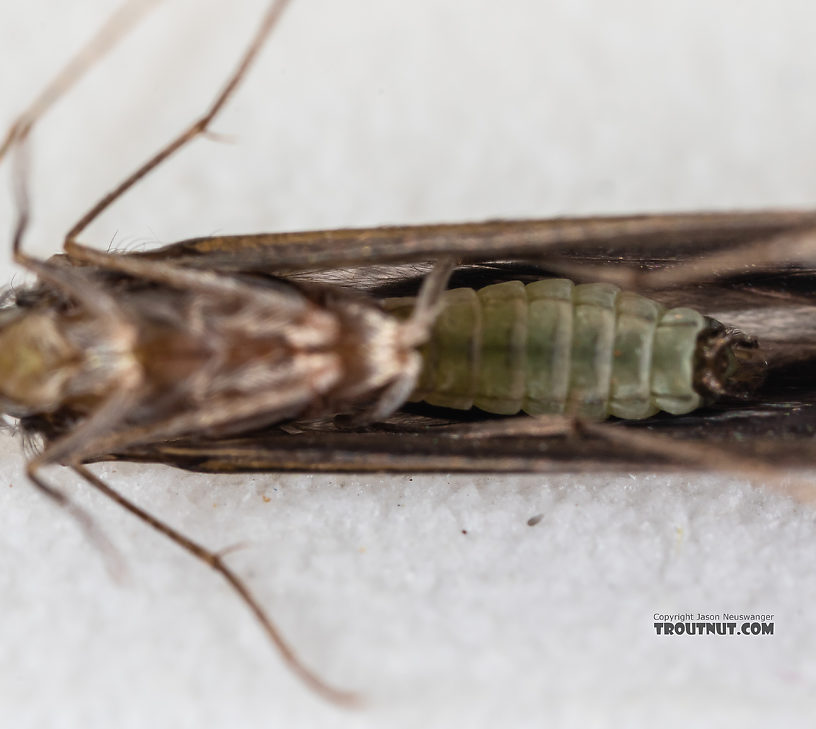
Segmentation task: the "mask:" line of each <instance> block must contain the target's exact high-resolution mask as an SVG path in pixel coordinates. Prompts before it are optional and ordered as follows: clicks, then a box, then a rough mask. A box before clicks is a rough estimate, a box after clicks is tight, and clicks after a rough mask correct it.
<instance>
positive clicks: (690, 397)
mask: <svg viewBox="0 0 816 729" xmlns="http://www.w3.org/2000/svg"><path fill="white" fill-rule="evenodd" d="M705 326H706V323H705V317H704V316H703V315H702V314H700V313H698V312H696V311H694V309H682V308H681V309H670V310H669V311H667V312H666V313H665V314H664V315H663V318H662V319H661V320H660V325H659V326H658V327H657V333H656V334H655V341H654V353H653V354H652V398H653V399H654V403H655V406H656V407H658V408H659V409H660V410H665V411H666V412H667V413H673V414H675V415H682V414H683V413H689V412H691V411H692V410H695V409H696V408H698V407H700V405H702V404H703V398H702V397H701V396H700V395H699V394H698V393H697V392H695V391H694V388H693V386H692V383H693V381H694V353H695V350H696V348H697V337H698V335H699V334H700V332H701V331H702V330H703V329H704V328H705Z"/></svg>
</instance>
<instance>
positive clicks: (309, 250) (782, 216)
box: [132, 211, 816, 274]
mask: <svg viewBox="0 0 816 729" xmlns="http://www.w3.org/2000/svg"><path fill="white" fill-rule="evenodd" d="M814 227H816V212H813V211H766V212H736V213H682V214H674V215H636V216H621V217H589V218H553V219H550V220H521V221H505V220H496V221H488V222H483V223H462V224H439V225H416V226H396V227H382V228H367V229H355V228H351V229H341V230H324V231H308V232H298V233H262V234H255V235H232V236H214V237H211V238H193V239H190V240H185V241H180V242H178V243H173V244H171V245H168V246H165V247H163V248H159V249H157V250H155V251H149V252H146V253H136V254H132V255H136V256H140V257H144V258H149V259H155V260H168V261H173V262H175V263H178V264H181V265H185V266H195V267H203V268H216V269H220V270H222V271H236V270H239V271H250V270H261V271H266V272H275V273H277V274H282V273H286V272H291V271H302V270H313V269H324V268H329V267H334V266H351V265H367V264H378V263H405V262H411V261H428V260H434V259H436V258H439V257H440V256H454V257H456V258H458V259H459V260H461V261H463V262H473V261H483V260H496V259H510V258H537V257H540V256H543V255H545V254H547V255H550V254H554V255H561V254H565V253H568V252H575V251H577V250H587V249H595V250H599V249H602V250H604V251H606V252H607V253H608V254H610V255H611V256H612V257H614V255H615V254H616V251H622V250H627V251H629V252H630V253H635V254H638V253H639V254H640V255H643V256H647V257H648V256H657V257H661V258H664V259H665V258H672V259H677V258H678V257H680V258H686V257H688V256H695V255H699V254H701V253H704V252H707V251H714V250H719V249H722V248H724V247H734V246H739V245H745V244H749V243H752V242H755V241H758V240H762V239H770V238H772V237H774V236H777V235H780V234H783V233H790V232H793V231H798V230H806V229H808V228H814Z"/></svg>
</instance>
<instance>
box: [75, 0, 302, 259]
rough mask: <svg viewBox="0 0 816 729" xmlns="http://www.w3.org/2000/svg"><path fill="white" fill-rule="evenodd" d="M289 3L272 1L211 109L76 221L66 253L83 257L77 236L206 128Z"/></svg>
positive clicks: (227, 98) (230, 94)
mask: <svg viewBox="0 0 816 729" xmlns="http://www.w3.org/2000/svg"><path fill="white" fill-rule="evenodd" d="M287 3H288V0H273V2H272V3H271V4H270V6H269V9H268V10H267V11H266V15H264V17H263V19H262V20H261V24H260V26H259V27H258V30H257V31H256V33H255V36H254V37H253V39H252V40H251V42H250V44H249V46H248V47H247V49H246V51H245V52H244V55H243V57H242V58H241V60H240V61H239V63H238V65H237V66H236V67H235V69H234V70H233V72H232V74H231V75H230V77H229V79H228V80H227V83H226V85H225V86H224V88H223V89H222V90H221V92H220V93H219V94H218V96H216V98H215V100H214V101H213V103H212V104H211V105H210V107H209V109H207V111H206V112H205V113H204V114H203V116H201V117H200V118H199V119H196V121H194V122H193V123H192V124H191V125H190V126H189V127H187V129H185V130H184V131H183V132H182V133H181V134H179V135H178V136H177V137H176V138H175V139H173V140H172V141H171V142H170V143H169V144H167V145H166V146H164V147H163V148H162V149H160V150H159V151H158V152H157V153H156V154H155V155H153V157H151V158H150V159H149V160H147V162H145V163H144V164H143V165H142V166H141V167H139V168H138V169H137V170H135V171H134V172H133V173H131V174H130V175H129V176H128V177H126V178H125V179H124V180H122V182H120V183H119V185H117V186H116V187H115V188H114V189H113V190H111V191H110V192H109V193H108V194H107V195H105V196H104V197H103V198H102V199H101V200H99V201H98V202H97V203H96V204H95V205H94V206H93V207H92V208H91V209H90V210H89V211H88V212H87V213H85V215H83V216H82V217H81V218H80V219H79V220H78V221H77V222H76V224H74V226H73V227H72V228H71V229H70V230H69V231H68V233H67V234H66V236H65V243H64V246H63V247H64V250H65V252H66V253H68V254H70V255H74V256H76V257H78V258H80V259H82V247H81V246H79V245H78V244H77V243H76V240H75V239H76V237H77V236H78V235H79V234H80V233H81V232H82V231H83V230H84V229H85V228H86V227H87V226H88V225H89V224H90V223H91V222H92V221H93V220H94V219H96V218H97V217H98V216H99V215H100V214H101V213H102V212H103V211H104V210H105V209H106V208H108V207H109V206H110V205H111V204H112V203H113V202H114V201H115V200H117V199H118V198H119V197H120V196H122V195H123V194H124V193H125V192H127V190H129V189H130V188H131V187H133V185H135V184H136V183H137V182H138V181H139V180H141V179H142V178H143V177H144V176H145V175H147V174H148V173H150V172H151V171H152V170H153V169H155V168H156V167H158V166H159V165H160V164H161V163H162V162H164V160H166V159H167V158H168V157H170V156H171V155H172V154H174V153H175V152H177V151H178V150H179V149H181V148H182V147H183V146H184V145H185V144H187V143H188V142H190V141H191V140H193V139H195V138H196V137H198V136H199V135H201V134H204V133H205V132H206V131H207V128H208V126H209V124H210V122H211V121H212V120H213V119H214V118H215V116H216V114H218V112H219V111H220V110H221V108H222V107H223V106H224V104H226V102H227V101H228V100H229V98H230V96H232V94H233V92H234V91H235V89H236V88H237V87H238V84H239V83H240V82H241V80H242V79H243V78H244V76H245V74H246V72H247V70H248V69H249V67H250V66H251V65H252V62H253V61H254V60H255V58H256V56H257V55H258V53H259V52H260V50H261V48H262V47H263V44H264V42H265V41H266V39H267V38H268V37H269V34H270V33H271V32H272V29H273V28H274V27H275V25H276V24H277V22H278V19H279V18H280V16H281V14H282V13H283V10H284V8H285V7H286V4H287Z"/></svg>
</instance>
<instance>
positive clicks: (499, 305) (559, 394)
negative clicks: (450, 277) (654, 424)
mask: <svg viewBox="0 0 816 729" xmlns="http://www.w3.org/2000/svg"><path fill="white" fill-rule="evenodd" d="M385 305H386V307H387V308H388V309H390V310H392V311H394V312H395V313H397V314H399V315H404V314H407V313H408V312H409V311H410V308H411V300H410V299H390V300H387V301H386V303H385ZM705 327H706V320H705V318H704V317H703V316H702V315H701V314H699V313H698V312H696V311H694V310H692V309H670V310H668V311H667V310H665V309H664V308H663V307H662V306H661V305H660V304H658V303H656V302H654V301H652V300H650V299H647V298H645V297H643V296H639V295H638V294H633V293H628V292H621V291H620V289H618V287H616V286H613V285H611V284H579V285H574V284H573V283H572V282H571V281H568V280H566V279H546V280H543V281H536V282H534V283H530V284H527V285H526V286H525V285H524V284H523V283H521V282H520V281H507V282H505V283H500V284H495V285H492V286H486V287H485V288H483V289H480V290H478V291H476V290H474V289H453V290H451V291H447V292H445V295H444V301H443V309H442V312H441V313H440V315H439V317H438V318H437V320H436V323H435V325H434V328H433V332H432V334H431V337H430V339H429V341H428V342H427V343H426V344H425V346H424V347H423V350H422V353H423V358H424V365H423V370H422V375H421V377H420V380H419V382H418V384H417V387H416V389H415V391H414V396H413V397H412V398H411V399H412V400H424V401H425V402H427V403H429V404H431V405H438V406H441V407H449V408H457V409H462V410H465V409H470V408H472V407H477V408H480V409H482V410H485V411H487V412H490V413H497V414H502V415H512V414H514V413H518V412H521V411H523V412H526V413H528V414H530V415H543V414H556V413H569V414H576V415H582V416H584V417H590V418H595V419H603V418H606V417H607V416H609V415H615V416H617V417H620V418H630V419H632V418H645V417H648V416H650V415H653V414H655V413H656V412H658V411H660V410H665V411H667V412H669V413H675V414H681V413H687V412H689V411H691V410H694V409H695V408H697V407H699V406H700V405H701V404H702V397H701V396H700V395H699V394H698V393H697V392H696V391H695V390H694V387H693V379H694V360H695V351H696V346H697V337H698V335H699V333H700V332H701V331H702V330H703V329H704V328H705Z"/></svg>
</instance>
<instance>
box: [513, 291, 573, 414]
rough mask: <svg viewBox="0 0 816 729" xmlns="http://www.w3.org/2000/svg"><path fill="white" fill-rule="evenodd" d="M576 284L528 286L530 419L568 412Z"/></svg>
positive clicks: (526, 403) (526, 404) (527, 406)
mask: <svg viewBox="0 0 816 729" xmlns="http://www.w3.org/2000/svg"><path fill="white" fill-rule="evenodd" d="M573 288H574V285H573V283H572V281H568V280H567V279H564V278H550V279H544V280H543V281H536V282H534V283H531V284H527V287H526V289H527V393H526V394H527V396H526V398H525V399H524V406H523V408H522V409H523V410H524V412H525V413H528V414H530V415H553V414H556V413H563V412H564V405H565V403H566V400H567V393H568V391H569V380H570V348H571V346H572V291H573Z"/></svg>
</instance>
